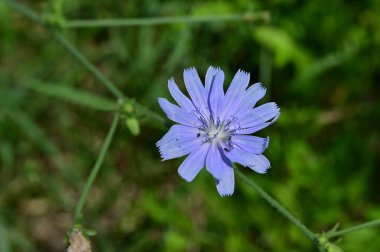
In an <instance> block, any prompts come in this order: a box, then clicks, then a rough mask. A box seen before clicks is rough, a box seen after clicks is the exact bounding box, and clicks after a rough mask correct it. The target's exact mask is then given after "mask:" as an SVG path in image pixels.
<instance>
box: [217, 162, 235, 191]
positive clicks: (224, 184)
mask: <svg viewBox="0 0 380 252" xmlns="http://www.w3.org/2000/svg"><path fill="white" fill-rule="evenodd" d="M234 188H235V176H234V170H233V168H232V167H228V169H227V172H226V173H225V175H224V177H223V178H222V179H221V180H217V181H216V189H217V190H218V192H219V194H220V196H222V197H223V196H230V195H232V194H233V193H234Z"/></svg>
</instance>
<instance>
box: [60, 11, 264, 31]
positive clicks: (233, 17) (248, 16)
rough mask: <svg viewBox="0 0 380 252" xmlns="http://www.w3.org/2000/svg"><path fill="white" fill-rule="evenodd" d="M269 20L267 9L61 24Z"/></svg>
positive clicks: (142, 23)
mask: <svg viewBox="0 0 380 252" xmlns="http://www.w3.org/2000/svg"><path fill="white" fill-rule="evenodd" d="M257 20H263V21H265V22H268V21H269V20H270V13H269V11H263V12H257V13H251V12H247V13H244V14H227V15H210V16H176V17H148V18H127V19H100V20H71V21H66V22H65V23H64V24H63V27H64V28H89V27H110V26H112V27H115V26H144V25H150V26H152V25H165V24H173V23H187V24H195V23H206V22H230V21H257Z"/></svg>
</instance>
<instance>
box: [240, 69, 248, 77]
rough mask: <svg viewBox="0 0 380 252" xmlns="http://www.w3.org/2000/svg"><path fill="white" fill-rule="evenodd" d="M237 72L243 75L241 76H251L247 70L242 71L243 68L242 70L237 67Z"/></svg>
mask: <svg viewBox="0 0 380 252" xmlns="http://www.w3.org/2000/svg"><path fill="white" fill-rule="evenodd" d="M237 73H238V74H239V75H243V76H245V77H250V76H251V74H250V73H249V72H246V71H244V70H242V69H239V70H238V71H237Z"/></svg>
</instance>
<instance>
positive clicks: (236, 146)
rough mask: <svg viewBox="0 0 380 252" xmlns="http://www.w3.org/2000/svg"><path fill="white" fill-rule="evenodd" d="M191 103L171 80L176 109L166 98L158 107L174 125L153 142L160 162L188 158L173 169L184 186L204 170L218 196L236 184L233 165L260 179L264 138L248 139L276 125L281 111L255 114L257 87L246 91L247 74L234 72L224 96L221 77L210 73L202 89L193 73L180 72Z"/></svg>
mask: <svg viewBox="0 0 380 252" xmlns="http://www.w3.org/2000/svg"><path fill="white" fill-rule="evenodd" d="M183 76H184V80H185V86H186V89H187V91H188V93H189V95H190V99H189V98H188V97H187V96H186V95H184V94H183V93H182V92H181V91H180V89H179V88H178V86H177V85H176V83H175V82H174V79H173V78H172V79H170V80H169V81H168V85H169V91H170V94H171V95H172V97H173V98H174V100H175V101H176V102H177V104H178V105H174V104H172V103H170V102H169V101H168V100H167V99H165V98H158V102H159V104H160V106H161V108H162V109H163V111H164V112H165V113H166V115H167V117H168V118H169V119H170V120H172V121H174V122H176V123H177V124H175V125H173V126H171V128H170V129H169V131H168V132H167V133H166V134H165V135H164V136H163V137H162V139H161V140H160V141H158V142H157V144H156V145H157V146H158V148H159V151H160V153H161V157H162V159H163V160H168V159H173V158H178V157H181V156H184V155H188V154H189V155H188V156H187V158H186V159H185V160H184V161H183V163H182V164H181V165H180V167H179V169H178V173H179V175H180V176H181V177H182V178H184V179H185V180H186V181H188V182H190V181H192V180H193V179H194V178H195V177H196V176H197V174H198V173H199V172H200V170H201V169H202V168H203V167H204V166H206V169H207V171H208V172H209V173H210V174H211V175H212V176H213V177H214V178H215V181H216V187H217V190H218V192H219V194H220V195H221V196H225V195H232V194H233V192H234V186H235V180H234V170H233V166H232V162H236V163H240V164H241V165H243V166H245V167H248V168H250V169H252V170H253V171H255V172H257V173H265V172H266V171H267V169H268V168H269V167H270V163H269V161H268V159H267V158H266V157H265V156H263V155H262V153H263V152H264V150H265V149H266V148H267V147H268V144H269V138H268V137H267V138H261V137H257V136H251V135H250V134H252V133H255V132H257V131H259V130H261V129H263V128H265V127H267V126H268V125H270V124H272V123H273V122H274V121H276V120H277V119H278V117H279V114H280V109H279V108H278V107H277V105H276V103H274V102H270V103H265V104H263V105H260V106H258V107H256V108H254V106H255V105H256V103H257V101H258V100H260V99H261V98H262V97H263V96H264V95H265V91H266V90H265V88H263V87H262V86H261V84H260V83H256V84H253V85H251V86H250V87H248V85H249V79H250V76H249V73H246V72H244V71H241V70H239V71H238V72H237V73H236V75H235V77H234V78H233V80H232V82H231V85H230V86H229V88H228V89H227V92H224V90H223V82H224V73H223V71H222V70H221V69H220V68H215V67H210V68H209V69H208V70H207V73H206V80H205V85H203V84H202V81H201V79H200V78H199V76H198V73H197V71H196V70H195V68H190V69H186V70H185V71H184V74H183Z"/></svg>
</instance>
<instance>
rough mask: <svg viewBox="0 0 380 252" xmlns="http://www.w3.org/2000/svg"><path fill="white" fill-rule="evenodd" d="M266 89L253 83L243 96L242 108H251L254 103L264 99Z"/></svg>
mask: <svg viewBox="0 0 380 252" xmlns="http://www.w3.org/2000/svg"><path fill="white" fill-rule="evenodd" d="M265 93H266V89H265V88H264V87H263V86H262V85H261V83H255V84H253V85H252V86H250V87H249V88H248V89H247V90H246V92H245V95H244V103H245V104H244V106H247V107H249V108H253V107H254V106H255V105H256V103H257V102H258V101H259V100H260V99H261V98H263V97H264V95H265Z"/></svg>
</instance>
